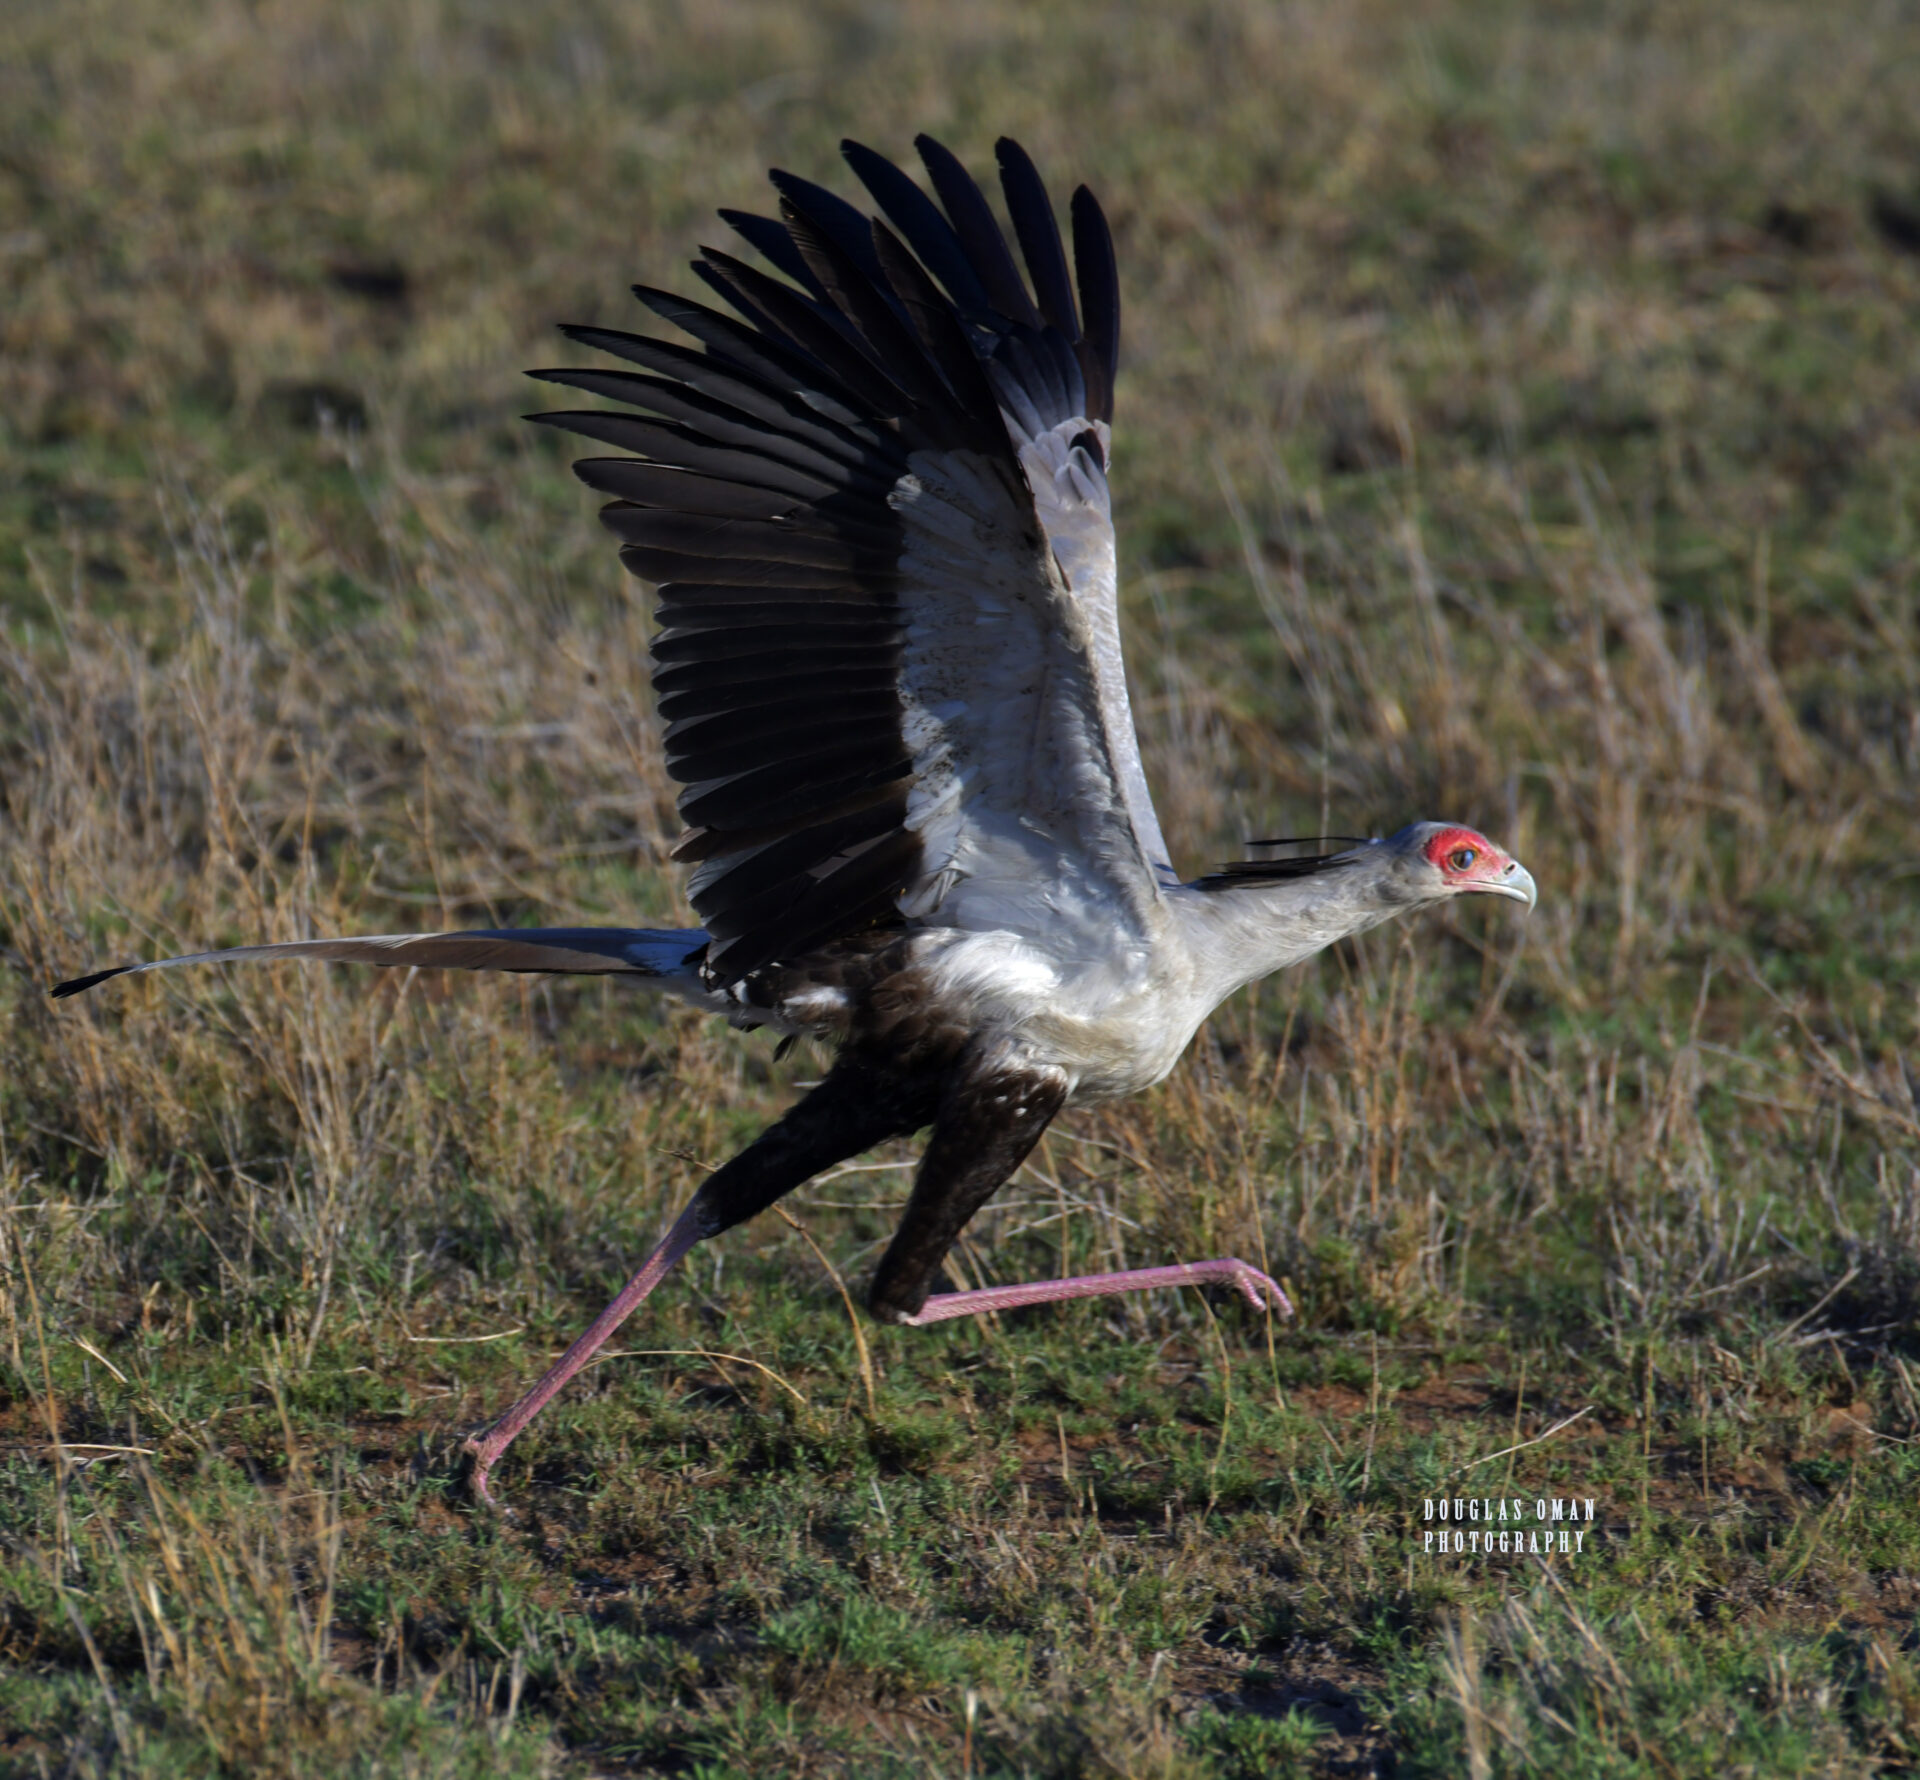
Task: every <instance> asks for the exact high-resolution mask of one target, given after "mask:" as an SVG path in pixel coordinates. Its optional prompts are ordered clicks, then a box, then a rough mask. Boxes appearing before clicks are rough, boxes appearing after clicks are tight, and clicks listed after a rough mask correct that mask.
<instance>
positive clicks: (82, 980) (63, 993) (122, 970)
mask: <svg viewBox="0 0 1920 1780" xmlns="http://www.w3.org/2000/svg"><path fill="white" fill-rule="evenodd" d="M138 969H139V966H138V965H137V964H116V965H115V966H114V967H113V968H112V969H111V970H96V971H95V972H94V973H93V975H92V976H90V977H74V978H72V979H71V980H70V981H68V982H64V983H55V984H54V986H53V990H52V994H53V998H54V1000H55V1001H65V1000H66V998H67V997H68V996H69V995H84V994H85V993H86V992H87V991H88V990H89V989H91V988H92V987H93V986H94V984H96V983H104V982H105V981H106V980H107V978H108V977H123V976H125V975H126V974H127V972H128V971H130V970H138Z"/></svg>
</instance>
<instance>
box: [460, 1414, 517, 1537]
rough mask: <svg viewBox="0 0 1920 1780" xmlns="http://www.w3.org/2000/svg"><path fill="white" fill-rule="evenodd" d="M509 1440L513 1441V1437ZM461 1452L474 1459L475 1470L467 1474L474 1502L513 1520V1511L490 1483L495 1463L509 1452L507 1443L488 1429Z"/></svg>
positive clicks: (469, 1441)
mask: <svg viewBox="0 0 1920 1780" xmlns="http://www.w3.org/2000/svg"><path fill="white" fill-rule="evenodd" d="M507 1439H508V1440H511V1439H512V1435H509V1436H508V1437H507ZM460 1450H461V1451H462V1452H465V1453H469V1454H471V1455H472V1458H473V1469H472V1471H470V1472H469V1473H468V1474H467V1488H468V1489H470V1490H472V1491H473V1495H474V1500H475V1501H477V1502H479V1503H480V1504H481V1505H482V1506H483V1507H486V1508H490V1509H492V1510H493V1512H494V1513H495V1514H497V1515H499V1516H500V1518H501V1519H502V1520H512V1519H513V1517H514V1516H513V1510H512V1509H511V1508H509V1507H508V1506H507V1505H506V1503H504V1502H503V1501H501V1500H500V1498H499V1497H498V1496H496V1495H495V1494H494V1493H493V1490H492V1488H491V1486H490V1485H489V1482H488V1478H489V1477H490V1475H491V1474H492V1471H493V1467H494V1463H495V1461H496V1460H498V1459H499V1457H500V1455H501V1454H502V1453H503V1452H505V1451H506V1450H507V1441H506V1440H501V1439H499V1437H498V1436H497V1435H496V1434H495V1433H494V1431H493V1430H492V1429H491V1428H486V1429H483V1430H482V1431H481V1432H480V1433H478V1434H475V1435H474V1436H473V1438H472V1439H470V1440H467V1441H465V1442H464V1443H463V1444H462V1446H461V1448H460Z"/></svg>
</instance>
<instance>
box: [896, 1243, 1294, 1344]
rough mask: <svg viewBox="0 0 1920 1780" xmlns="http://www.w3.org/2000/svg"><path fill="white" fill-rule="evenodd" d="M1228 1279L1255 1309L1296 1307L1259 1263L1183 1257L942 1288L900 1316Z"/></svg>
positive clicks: (916, 1318) (912, 1319)
mask: <svg viewBox="0 0 1920 1780" xmlns="http://www.w3.org/2000/svg"><path fill="white" fill-rule="evenodd" d="M1216 1279H1217V1280H1226V1281H1228V1282H1230V1283H1231V1284H1233V1285H1236V1286H1238V1287H1239V1288H1240V1290H1241V1291H1243V1292H1244V1293H1246V1295H1247V1299H1248V1301H1249V1302H1250V1303H1251V1304H1252V1305H1253V1307H1254V1309H1255V1310H1266V1309H1269V1308H1271V1309H1273V1310H1277V1311H1279V1313H1280V1314H1281V1315H1282V1316H1292V1315H1293V1306H1292V1305H1291V1304H1289V1303H1288V1302H1287V1295H1286V1293H1285V1292H1283V1291H1281V1289H1280V1288H1279V1286H1277V1285H1276V1284H1275V1283H1274V1282H1273V1281H1272V1280H1270V1279H1269V1278H1268V1277H1267V1276H1266V1275H1265V1274H1264V1273H1262V1272H1261V1271H1260V1269H1259V1268H1258V1267H1250V1266H1248V1265H1247V1263H1246V1262H1245V1261H1235V1260H1230V1259H1229V1260H1223V1261H1182V1262H1180V1263H1179V1264H1178V1265H1176V1266H1173V1267H1136V1268H1134V1269H1133V1270H1132V1271H1131V1272H1129V1273H1083V1274H1080V1275H1079V1276H1078V1277H1076V1278H1073V1279H1045V1280H1036V1281H1034V1283H1033V1284H1031V1285H1024V1286H987V1287H986V1288H985V1289H984V1290H981V1291H978V1292H942V1293H941V1294H940V1295H939V1296H938V1297H934V1298H929V1299H928V1300H927V1301H926V1303H925V1305H923V1306H922V1307H921V1309H920V1310H919V1311H918V1312H917V1313H915V1314H914V1315H912V1316H903V1317H900V1318H899V1319H898V1320H899V1321H900V1322H902V1323H905V1324H907V1325H908V1326H909V1327H911V1328H916V1329H917V1328H924V1327H925V1326H926V1325H927V1324H928V1323H944V1322H946V1321H947V1320H948V1319H949V1318H950V1317H956V1316H978V1315H979V1314H980V1313H981V1312H982V1311H987V1310H1017V1309H1018V1308H1019V1307H1020V1306H1021V1305H1023V1304H1055V1303H1058V1302H1059V1301H1060V1300H1061V1299H1063V1298H1108V1297H1113V1296H1115V1295H1116V1294H1118V1293H1120V1292H1149V1291H1152V1290H1153V1289H1154V1288H1155V1287H1156V1286H1197V1285H1201V1284H1203V1283H1204V1282H1206V1281H1207V1280H1216Z"/></svg>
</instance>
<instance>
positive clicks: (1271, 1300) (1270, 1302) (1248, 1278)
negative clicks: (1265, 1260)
mask: <svg viewBox="0 0 1920 1780" xmlns="http://www.w3.org/2000/svg"><path fill="white" fill-rule="evenodd" d="M1234 1278H1235V1280H1236V1282H1237V1283H1238V1285H1239V1287H1240V1289H1241V1291H1243V1292H1245V1293H1246V1295H1247V1302H1248V1303H1249V1304H1251V1305H1252V1306H1253V1307H1254V1309H1255V1310H1260V1311H1265V1310H1275V1311H1278V1312H1279V1313H1280V1315H1282V1316H1289V1317H1290V1316H1292V1315H1293V1305H1292V1303H1291V1302H1290V1301H1289V1299H1288V1297H1287V1295H1286V1293H1285V1292H1283V1291H1281V1289H1280V1287H1279V1285H1278V1284H1277V1283H1276V1282H1275V1281H1273V1280H1271V1279H1269V1278H1268V1277H1267V1276H1266V1274H1264V1273H1262V1272H1261V1271H1260V1269H1259V1268H1258V1267H1247V1266H1245V1265H1244V1264H1243V1265H1242V1268H1241V1270H1240V1272H1238V1273H1237V1274H1236V1275H1235V1276H1234Z"/></svg>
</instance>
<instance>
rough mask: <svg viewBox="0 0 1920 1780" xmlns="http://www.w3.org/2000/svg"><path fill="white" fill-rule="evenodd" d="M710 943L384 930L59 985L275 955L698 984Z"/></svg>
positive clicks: (128, 968) (625, 936)
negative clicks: (365, 935)
mask: <svg viewBox="0 0 1920 1780" xmlns="http://www.w3.org/2000/svg"><path fill="white" fill-rule="evenodd" d="M706 944H707V934H706V931H705V929H703V928H699V927H694V928H685V929H681V930H678V931H672V930H663V929H660V928H651V927H524V928H476V929H474V930H472V931H470V932H466V933H385V934H375V935H371V936H369V937H367V938H365V939H297V940H287V941H284V942H282V943H281V944H279V945H272V946H231V947H228V948H227V949H225V950H223V951H218V952H192V953H189V954H187V955H186V956H184V957H180V958H155V959H153V960H152V961H151V962H150V963H146V964H119V965H115V966H114V967H113V969H111V970H96V971H94V972H93V973H92V974H91V975H90V976H83V977H74V978H72V979H71V980H70V981H68V982H64V983H57V984H55V985H54V988H53V994H54V996H55V997H56V998H58V999H64V998H65V997H66V996H69V995H80V994H83V993H84V992H85V991H86V990H88V989H91V988H93V987H94V986H95V985H96V984H98V983H104V982H105V981H106V980H107V979H108V978H109V977H120V976H135V975H138V974H139V973H140V972H141V971H144V970H172V969H173V968H174V967H175V966H176V965H182V964H237V963H247V964H253V963H258V962H260V961H262V960H266V959H273V958H318V959H322V960H324V961H325V962H327V963H331V964H380V965H387V966H393V965H409V966H415V967H418V968H420V969H424V970H508V971H537V972H547V973H551V974H555V975H564V976H608V975H619V976H639V977H655V978H662V979H666V980H668V981H670V982H675V983H685V984H687V985H689V986H692V985H694V984H696V983H697V982H698V980H699V978H698V968H699V961H700V957H701V954H702V952H703V951H704V950H705V947H706Z"/></svg>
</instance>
